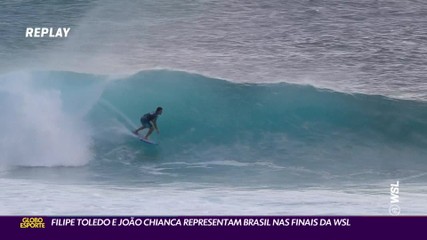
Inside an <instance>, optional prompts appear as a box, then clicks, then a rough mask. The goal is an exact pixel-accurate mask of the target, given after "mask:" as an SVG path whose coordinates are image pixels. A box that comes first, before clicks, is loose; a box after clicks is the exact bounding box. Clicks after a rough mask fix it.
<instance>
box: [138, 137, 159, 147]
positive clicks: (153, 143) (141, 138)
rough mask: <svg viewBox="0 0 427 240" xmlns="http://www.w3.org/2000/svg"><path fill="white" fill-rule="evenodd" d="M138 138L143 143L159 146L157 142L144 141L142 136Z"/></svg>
mask: <svg viewBox="0 0 427 240" xmlns="http://www.w3.org/2000/svg"><path fill="white" fill-rule="evenodd" d="M138 138H139V140H140V141H141V142H145V143H148V144H152V145H157V143H156V142H153V141H151V140H147V139H144V138H143V137H141V136H138Z"/></svg>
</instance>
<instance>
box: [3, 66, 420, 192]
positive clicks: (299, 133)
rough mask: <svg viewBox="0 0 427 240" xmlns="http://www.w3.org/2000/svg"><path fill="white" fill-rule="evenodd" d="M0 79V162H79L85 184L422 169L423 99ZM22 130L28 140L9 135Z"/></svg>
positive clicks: (339, 178)
mask: <svg viewBox="0 0 427 240" xmlns="http://www.w3.org/2000/svg"><path fill="white" fill-rule="evenodd" d="M24 78H25V79H24ZM2 82H3V84H2V85H0V86H2V88H0V90H1V91H0V97H2V98H3V99H4V100H3V101H2V109H3V112H4V113H6V114H5V116H6V117H4V116H3V117H2V118H0V119H1V120H2V121H3V124H2V128H3V129H2V130H3V131H2V132H4V133H5V134H4V135H3V136H2V142H4V143H9V142H11V141H13V147H10V146H11V145H12V143H9V144H6V145H3V146H2V147H3V148H2V152H3V153H5V154H6V156H9V158H8V159H10V158H14V161H13V162H7V161H5V159H3V162H2V163H7V165H12V166H13V165H16V166H41V167H45V166H48V167H64V166H65V167H67V166H84V168H85V169H86V170H87V171H88V175H87V180H89V181H95V182H97V181H100V180H101V181H102V182H106V183H114V184H127V183H129V182H132V183H134V184H138V183H140V182H146V181H150V182H161V183H171V182H176V181H179V182H181V181H184V182H185V181H189V182H195V181H196V182H206V183H223V184H224V185H231V186H234V185H238V186H265V185H268V186H271V187H273V186H276V187H277V186H281V185H283V184H286V185H288V186H290V185H292V186H299V185H311V186H312V185H314V184H318V183H319V182H324V183H333V184H336V183H342V182H347V183H355V182H359V181H362V182H365V183H366V182H376V181H378V180H381V179H384V178H391V177H397V176H398V177H408V176H413V175H418V174H422V173H424V172H425V170H426V169H425V166H424V159H425V157H424V156H425V154H426V149H427V148H426V146H427V139H426V136H427V122H426V120H425V119H427V111H426V110H427V105H426V104H425V103H422V102H416V101H407V100H394V99H389V98H386V97H382V96H369V95H363V94H344V93H339V92H333V91H330V90H322V89H316V88H314V87H311V86H302V85H292V84H286V83H277V84H241V83H232V82H229V81H225V80H220V79H212V78H208V77H204V76H202V75H197V74H190V73H186V72H177V71H166V70H156V71H143V72H140V73H137V74H135V75H132V76H129V77H124V78H118V79H115V80H111V79H110V80H108V79H107V77H106V76H97V75H90V74H78V73H71V72H34V73H29V74H25V75H22V74H21V75H19V74H15V75H13V74H11V75H9V76H8V77H7V79H5V80H4V81H2ZM5 86H8V87H5ZM11 86H13V87H11ZM16 101H18V102H19V101H20V104H18V105H17V104H15V103H16ZM35 102H38V103H37V104H41V105H34V104H35ZM11 103H12V104H11ZM157 106H162V107H163V108H164V114H163V115H162V116H161V117H160V118H159V121H158V124H159V128H160V131H161V133H160V134H159V135H157V134H156V133H154V134H153V136H152V139H153V140H155V141H157V142H159V143H160V145H158V146H151V145H146V144H144V143H142V142H140V141H138V140H137V138H135V137H134V136H133V135H132V134H131V131H132V130H133V129H135V128H137V127H139V118H140V116H142V115H143V114H145V113H146V112H151V111H154V109H155V108H156V107H157ZM26 109H31V112H28V111H25V112H24V110H26ZM43 114H47V115H48V116H51V117H49V118H43V116H40V115H43ZM20 122H22V123H21V124H22V125H24V124H25V127H26V129H25V131H26V132H25V133H23V134H24V135H30V136H29V137H28V138H24V139H22V138H18V139H17V138H14V137H13V136H14V135H16V131H18V132H19V131H21V130H15V131H11V130H8V129H10V127H11V125H18V126H19V124H17V123H20ZM22 131H23V130H22ZM28 132H30V133H29V134H28ZM31 133H33V134H31ZM11 135H12V136H11ZM21 136H22V135H21ZM30 141H35V142H36V144H34V143H33V142H30ZM28 145H33V148H32V147H28ZM6 147H7V148H6ZM52 149H53V150H52ZM55 149H60V150H61V151H57V150H55ZM30 150H32V151H33V152H30ZM17 153H19V154H17ZM25 153H26V154H28V155H26V154H25ZM37 153H38V154H37ZM70 154H71V155H70ZM141 169H143V170H141ZM43 171H44V170H40V172H43ZM48 171H50V170H48ZM18 172H19V171H18ZM24 172H25V171H24ZM36 175H37V174H36ZM359 175H363V179H361V178H360V176H359Z"/></svg>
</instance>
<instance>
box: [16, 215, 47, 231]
mask: <svg viewBox="0 0 427 240" xmlns="http://www.w3.org/2000/svg"><path fill="white" fill-rule="evenodd" d="M19 227H20V228H46V224H45V222H44V219H43V218H41V217H24V218H22V221H21V223H20V224H19Z"/></svg>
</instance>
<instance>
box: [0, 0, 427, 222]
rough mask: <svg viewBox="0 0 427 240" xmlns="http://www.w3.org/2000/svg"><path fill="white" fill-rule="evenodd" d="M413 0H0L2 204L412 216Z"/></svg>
mask: <svg viewBox="0 0 427 240" xmlns="http://www.w3.org/2000/svg"><path fill="white" fill-rule="evenodd" d="M426 11H427V5H426V4H424V3H423V2H422V1H406V2H401V1H393V0H390V1H364V0H363V1H327V2H326V1H315V0H312V1H293V0H290V1H268V2H266V3H261V2H259V3H257V2H248V1H238V0H235V1H202V0H199V1H127V0H125V1H120V2H116V1H73V2H70V1H44V2H43V3H34V2H32V1H7V2H6V3H4V2H2V3H0V22H1V25H0V54H1V56H2V58H1V59H0V63H1V64H0V111H1V115H0V132H1V135H0V183H1V184H0V186H1V187H0V189H1V191H0V192H1V194H0V203H1V204H0V214H3V215H5V214H36V215H37V214H39V215H40V214H66V215H68V214H80V215H81V214H94V215H100V214H102V215H105V214H122V215H123V214H125V215H129V214H139V215H190V214H191V215H195V214H196V215H199V214H211V215H212V214H213V215H218V214H235V215H236V214H239V215H250V214H256V215H262V214H270V215H280V214H284V215H286V214H291V215H293V214H299V215H301V214H304V215H307V214H309V215H320V214H332V215H343V214H351V215H388V214H389V207H390V184H395V183H396V182H397V181H399V189H400V193H399V200H400V201H399V207H400V208H401V213H402V214H405V215H424V214H426V213H427V208H426V207H425V199H426V197H427V186H426V183H427V163H426V156H427V102H426V100H427V95H426V92H427V91H426V90H427V89H426V87H427V84H426V80H425V76H426V73H427V72H426V70H425V65H426V56H427V48H426V47H425V46H427V45H426V41H427V38H426V36H427V35H426V30H425V27H424V26H425V22H426V21H427V17H426V16H427V15H426V14H425V13H426ZM26 27H71V31H70V34H69V37H68V38H66V39H48V38H25V28H26ZM157 106H162V107H163V108H164V113H163V115H162V116H161V117H160V118H159V120H158V124H159V128H160V131H161V133H160V134H156V133H154V134H153V135H152V138H153V139H154V140H155V141H157V142H159V145H157V146H151V145H146V144H144V143H142V142H140V141H138V139H136V138H135V136H133V135H132V134H131V131H132V130H133V129H135V128H137V127H139V118H140V116H141V115H143V114H144V113H146V112H150V111H153V110H154V109H155V108H156V107H157Z"/></svg>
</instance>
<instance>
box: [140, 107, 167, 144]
mask: <svg viewBox="0 0 427 240" xmlns="http://www.w3.org/2000/svg"><path fill="white" fill-rule="evenodd" d="M162 112H163V108H162V107H158V108H157V109H156V111H155V112H153V113H146V114H144V116H142V117H141V124H142V126H141V127H140V128H138V129H136V130H135V131H133V133H134V134H136V135H138V132H139V131H141V130H142V129H145V128H149V129H150V130H148V133H147V134H146V135H145V137H144V139H145V140H148V137H149V136H150V135H151V133H152V132H153V130H154V129H156V131H157V133H160V131H159V128H158V127H157V117H158V116H159V115H162Z"/></svg>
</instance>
